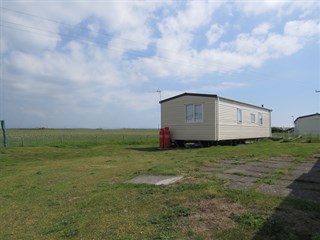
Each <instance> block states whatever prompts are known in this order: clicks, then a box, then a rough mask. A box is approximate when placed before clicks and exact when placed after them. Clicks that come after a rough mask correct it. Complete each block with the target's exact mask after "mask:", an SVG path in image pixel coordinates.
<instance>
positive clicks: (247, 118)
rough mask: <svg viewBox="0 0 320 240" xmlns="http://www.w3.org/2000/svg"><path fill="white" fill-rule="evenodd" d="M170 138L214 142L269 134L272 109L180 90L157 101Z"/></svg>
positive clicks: (268, 135)
mask: <svg viewBox="0 0 320 240" xmlns="http://www.w3.org/2000/svg"><path fill="white" fill-rule="evenodd" d="M160 104H161V127H163V128H164V127H169V129H170V132H171V140H172V141H173V142H176V143H178V144H181V143H182V144H183V143H184V142H188V141H199V142H203V143H214V142H219V141H226V140H238V141H241V140H246V139H258V138H267V137H270V136H271V110H270V109H267V108H264V107H259V106H255V105H251V104H247V103H243V102H239V101H235V100H232V99H228V98H224V97H220V96H218V95H212V94H197V93H183V94H180V95H177V96H174V97H171V98H168V99H164V100H162V101H160Z"/></svg>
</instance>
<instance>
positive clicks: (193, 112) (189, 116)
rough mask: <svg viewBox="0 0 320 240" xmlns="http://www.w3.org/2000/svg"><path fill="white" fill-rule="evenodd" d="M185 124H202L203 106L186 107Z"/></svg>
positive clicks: (188, 105)
mask: <svg viewBox="0 0 320 240" xmlns="http://www.w3.org/2000/svg"><path fill="white" fill-rule="evenodd" d="M186 122H187V123H192V122H203V104H187V105H186Z"/></svg>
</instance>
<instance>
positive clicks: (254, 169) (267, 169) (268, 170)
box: [238, 165, 274, 174]
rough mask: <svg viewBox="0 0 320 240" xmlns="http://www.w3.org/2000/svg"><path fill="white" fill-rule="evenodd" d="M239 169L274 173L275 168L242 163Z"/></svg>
mask: <svg viewBox="0 0 320 240" xmlns="http://www.w3.org/2000/svg"><path fill="white" fill-rule="evenodd" d="M238 169H241V170H245V171H249V172H260V173H268V174H273V173H274V169H272V168H265V167H257V166H250V165H242V166H239V167H238Z"/></svg>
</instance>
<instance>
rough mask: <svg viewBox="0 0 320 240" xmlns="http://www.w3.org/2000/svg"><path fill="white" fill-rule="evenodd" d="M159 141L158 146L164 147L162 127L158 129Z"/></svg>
mask: <svg viewBox="0 0 320 240" xmlns="http://www.w3.org/2000/svg"><path fill="white" fill-rule="evenodd" d="M159 142H160V148H164V129H163V128H160V131H159Z"/></svg>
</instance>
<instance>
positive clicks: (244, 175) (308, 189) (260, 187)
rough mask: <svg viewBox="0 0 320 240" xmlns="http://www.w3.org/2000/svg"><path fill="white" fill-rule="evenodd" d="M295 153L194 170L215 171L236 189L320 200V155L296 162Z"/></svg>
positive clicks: (214, 172)
mask: <svg viewBox="0 0 320 240" xmlns="http://www.w3.org/2000/svg"><path fill="white" fill-rule="evenodd" d="M294 160H295V159H294V158H293V157H288V156H285V157H274V158H270V159H266V160H260V161H247V162H246V161H245V160H241V161H236V160H221V161H219V162H217V163H214V164H212V165H210V166H208V165H207V166H202V167H200V168H199V171H196V172H193V174H202V175H214V176H216V177H218V178H221V179H224V180H225V181H226V186H227V187H229V188H233V189H252V190H255V191H258V192H263V193H269V194H275V195H280V196H294V197H299V198H302V199H306V200H311V201H319V202H320V156H318V155H317V156H314V157H313V158H311V159H305V160H304V161H302V162H300V163H297V162H296V161H294Z"/></svg>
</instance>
